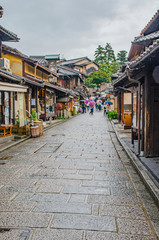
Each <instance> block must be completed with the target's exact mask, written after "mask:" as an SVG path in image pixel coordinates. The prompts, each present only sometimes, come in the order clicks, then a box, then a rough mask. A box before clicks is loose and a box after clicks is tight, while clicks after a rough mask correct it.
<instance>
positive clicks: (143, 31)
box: [141, 10, 159, 35]
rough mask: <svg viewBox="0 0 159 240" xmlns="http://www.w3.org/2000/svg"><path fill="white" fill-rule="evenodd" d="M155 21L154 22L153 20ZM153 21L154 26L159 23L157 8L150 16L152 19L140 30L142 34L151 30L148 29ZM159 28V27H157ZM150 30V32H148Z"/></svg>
mask: <svg viewBox="0 0 159 240" xmlns="http://www.w3.org/2000/svg"><path fill="white" fill-rule="evenodd" d="M155 21H156V22H155ZM154 22H155V23H154ZM153 23H154V28H156V27H158V26H159V25H158V24H159V10H157V12H156V13H155V15H154V16H153V17H152V19H151V20H150V21H149V22H148V24H147V25H146V26H145V28H144V29H143V30H142V31H141V35H142V34H145V35H146V34H147V33H148V34H149V33H150V32H153V31H151V30H149V28H152V25H153ZM158 30H159V29H158ZM149 31H150V32H149ZM155 31H156V30H155Z"/></svg>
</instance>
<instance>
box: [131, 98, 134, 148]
mask: <svg viewBox="0 0 159 240" xmlns="http://www.w3.org/2000/svg"><path fill="white" fill-rule="evenodd" d="M131 103H132V105H131V144H133V145H134V133H133V112H134V94H133V93H131Z"/></svg>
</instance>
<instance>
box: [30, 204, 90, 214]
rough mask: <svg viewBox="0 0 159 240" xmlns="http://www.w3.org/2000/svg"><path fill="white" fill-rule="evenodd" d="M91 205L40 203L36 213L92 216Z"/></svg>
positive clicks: (35, 210)
mask: <svg viewBox="0 0 159 240" xmlns="http://www.w3.org/2000/svg"><path fill="white" fill-rule="evenodd" d="M91 209H92V208H91V205H90V204H86V203H79V202H78V203H65V204H64V203H62V202H39V203H38V204H37V205H36V207H35V209H34V210H33V211H34V212H43V213H74V214H75V213H77V214H78V213H80V214H91Z"/></svg>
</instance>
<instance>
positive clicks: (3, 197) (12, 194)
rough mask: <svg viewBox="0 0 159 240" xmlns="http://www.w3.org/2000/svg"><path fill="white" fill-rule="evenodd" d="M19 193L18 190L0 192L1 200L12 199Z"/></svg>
mask: <svg viewBox="0 0 159 240" xmlns="http://www.w3.org/2000/svg"><path fill="white" fill-rule="evenodd" d="M17 194H18V193H17V192H0V200H6V201H7V200H12V199H13V198H15V197H16V196H17Z"/></svg>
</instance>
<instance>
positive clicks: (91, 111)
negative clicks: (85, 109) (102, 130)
mask: <svg viewBox="0 0 159 240" xmlns="http://www.w3.org/2000/svg"><path fill="white" fill-rule="evenodd" d="M94 105H95V102H94V101H91V102H89V106H90V112H89V114H92V115H93V111H94Z"/></svg>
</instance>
